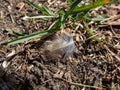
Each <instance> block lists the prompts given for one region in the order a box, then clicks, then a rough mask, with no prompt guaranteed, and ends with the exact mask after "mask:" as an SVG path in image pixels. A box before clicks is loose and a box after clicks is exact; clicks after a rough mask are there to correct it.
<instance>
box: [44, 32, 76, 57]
mask: <svg viewBox="0 0 120 90" xmlns="http://www.w3.org/2000/svg"><path fill="white" fill-rule="evenodd" d="M46 49H47V50H48V51H50V52H54V51H60V52H62V55H64V57H66V56H68V55H71V54H73V52H74V50H75V44H74V40H73V36H72V35H71V34H68V33H66V32H63V33H61V34H60V35H59V36H58V37H57V38H56V39H54V40H53V41H52V42H51V43H50V44H48V45H46Z"/></svg>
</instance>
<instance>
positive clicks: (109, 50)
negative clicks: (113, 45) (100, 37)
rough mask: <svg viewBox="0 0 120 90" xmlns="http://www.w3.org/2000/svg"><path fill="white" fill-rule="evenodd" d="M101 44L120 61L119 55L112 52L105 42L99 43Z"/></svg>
mask: <svg viewBox="0 0 120 90" xmlns="http://www.w3.org/2000/svg"><path fill="white" fill-rule="evenodd" d="M101 46H103V47H104V48H105V49H106V50H107V51H108V52H109V53H110V54H111V55H112V56H113V57H115V58H116V59H117V60H118V61H120V57H118V56H117V55H116V54H115V53H114V52H112V51H111V50H110V49H109V48H108V46H107V45H106V44H102V43H101Z"/></svg>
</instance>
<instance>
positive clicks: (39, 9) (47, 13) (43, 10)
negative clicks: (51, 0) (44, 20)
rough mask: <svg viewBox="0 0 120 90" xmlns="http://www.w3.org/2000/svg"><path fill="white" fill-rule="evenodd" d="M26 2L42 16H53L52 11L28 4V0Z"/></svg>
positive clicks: (31, 3)
mask: <svg viewBox="0 0 120 90" xmlns="http://www.w3.org/2000/svg"><path fill="white" fill-rule="evenodd" d="M26 2H27V3H28V4H29V5H31V6H32V7H33V8H35V9H36V10H38V11H41V12H42V13H43V14H45V15H49V16H50V15H51V14H52V15H53V13H52V11H51V10H50V9H48V8H47V7H46V6H44V7H39V6H38V5H36V4H34V3H33V2H30V1H29V0H26Z"/></svg>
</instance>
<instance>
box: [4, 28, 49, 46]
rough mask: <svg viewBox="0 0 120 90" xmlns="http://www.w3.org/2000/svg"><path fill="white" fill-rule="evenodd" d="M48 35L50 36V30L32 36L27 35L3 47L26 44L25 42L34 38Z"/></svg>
mask: <svg viewBox="0 0 120 90" xmlns="http://www.w3.org/2000/svg"><path fill="white" fill-rule="evenodd" d="M48 34H50V32H49V30H45V31H41V32H37V33H33V34H30V35H26V36H23V37H20V38H17V39H14V40H11V41H9V42H6V43H3V44H2V45H13V44H17V43H21V42H24V41H27V40H30V39H33V38H37V37H42V36H45V35H48Z"/></svg>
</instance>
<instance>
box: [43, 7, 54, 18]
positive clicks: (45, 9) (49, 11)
mask: <svg viewBox="0 0 120 90" xmlns="http://www.w3.org/2000/svg"><path fill="white" fill-rule="evenodd" d="M43 9H44V11H46V13H47V14H49V15H51V16H55V14H54V13H53V12H52V11H51V10H50V9H49V8H48V7H47V6H46V5H44V6H43Z"/></svg>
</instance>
